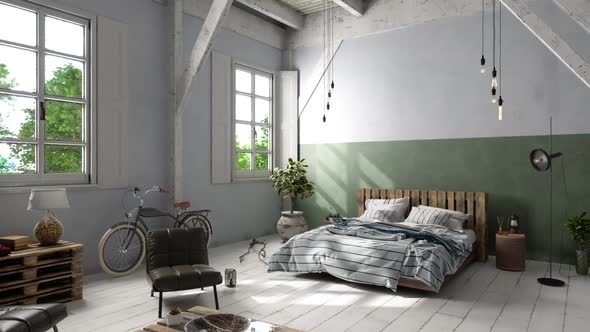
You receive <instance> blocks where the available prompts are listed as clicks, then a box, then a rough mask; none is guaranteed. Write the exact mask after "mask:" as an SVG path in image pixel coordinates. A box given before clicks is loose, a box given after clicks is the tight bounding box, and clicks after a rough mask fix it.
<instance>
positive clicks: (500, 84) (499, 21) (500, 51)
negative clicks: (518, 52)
mask: <svg viewBox="0 0 590 332" xmlns="http://www.w3.org/2000/svg"><path fill="white" fill-rule="evenodd" d="M498 16H499V17H498V23H499V29H498V37H499V38H498V66H499V67H498V69H499V71H498V94H499V95H500V98H498V105H499V106H498V120H500V121H501V120H502V117H503V112H504V110H503V108H504V107H503V105H504V99H503V98H502V4H501V3H500V7H499V8H498Z"/></svg>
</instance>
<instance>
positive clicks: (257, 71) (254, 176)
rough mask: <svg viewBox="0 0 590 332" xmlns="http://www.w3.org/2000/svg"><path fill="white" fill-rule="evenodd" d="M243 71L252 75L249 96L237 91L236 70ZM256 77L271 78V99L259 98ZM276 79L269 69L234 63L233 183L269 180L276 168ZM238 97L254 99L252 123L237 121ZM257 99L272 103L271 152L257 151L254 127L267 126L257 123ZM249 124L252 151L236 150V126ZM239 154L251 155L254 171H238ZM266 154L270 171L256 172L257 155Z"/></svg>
mask: <svg viewBox="0 0 590 332" xmlns="http://www.w3.org/2000/svg"><path fill="white" fill-rule="evenodd" d="M238 69H240V70H243V71H247V72H250V73H251V74H252V85H251V86H252V91H251V92H250V93H249V94H248V93H245V92H241V91H237V90H236V70H238ZM255 75H260V76H265V77H268V78H270V82H271V83H270V97H263V96H259V95H256V92H255V91H256V86H255ZM275 78H276V75H275V73H274V71H272V70H269V69H264V68H260V67H256V66H252V65H249V64H245V63H243V62H241V61H232V73H231V85H232V88H231V94H232V95H231V100H232V102H231V105H232V107H231V108H232V110H231V120H232V124H231V127H232V130H231V134H232V136H231V137H232V139H231V165H232V167H231V169H232V181H241V180H269V177H270V175H271V174H272V169H273V168H274V163H275V153H276V151H275V121H274V120H275V109H276V107H275V106H276V105H275V103H276V98H275V95H276V94H275ZM236 95H244V96H249V97H250V98H251V99H252V108H251V112H252V116H251V121H242V120H236ZM255 98H259V99H266V100H269V101H270V107H271V110H270V114H269V117H270V118H269V121H270V124H269V125H268V127H269V136H270V137H269V142H268V144H269V150H268V151H256V144H255V143H256V137H255V135H254V127H255V126H257V125H258V126H266V125H265V124H263V123H259V122H256V118H255ZM238 123H240V124H247V125H250V126H251V128H252V131H251V135H250V136H251V137H250V139H251V149H250V150H243V151H237V150H236V124H238ZM239 152H249V153H251V155H252V156H251V159H250V163H251V164H250V165H251V168H252V170H250V171H238V170H237V169H236V154H237V153H239ZM261 152H262V153H266V152H268V158H269V169H268V170H264V171H262V170H259V171H257V170H255V163H256V161H255V155H256V153H261Z"/></svg>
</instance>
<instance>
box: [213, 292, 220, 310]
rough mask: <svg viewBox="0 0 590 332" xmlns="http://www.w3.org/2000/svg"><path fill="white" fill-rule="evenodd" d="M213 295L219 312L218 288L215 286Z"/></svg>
mask: <svg viewBox="0 0 590 332" xmlns="http://www.w3.org/2000/svg"><path fill="white" fill-rule="evenodd" d="M213 295H214V296H215V309H216V310H219V300H218V299H217V287H216V286H213Z"/></svg>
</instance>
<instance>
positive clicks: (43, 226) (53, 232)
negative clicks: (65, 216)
mask: <svg viewBox="0 0 590 332" xmlns="http://www.w3.org/2000/svg"><path fill="white" fill-rule="evenodd" d="M34 232H35V238H36V239H37V241H39V244H40V245H42V246H51V245H55V244H57V243H58V242H59V239H60V238H61V235H62V234H63V225H62V224H61V222H60V221H59V220H58V219H57V218H56V217H55V215H54V214H53V212H51V210H50V209H48V210H47V214H46V215H45V216H44V217H43V218H42V219H41V220H39V222H38V223H37V225H35V229H34Z"/></svg>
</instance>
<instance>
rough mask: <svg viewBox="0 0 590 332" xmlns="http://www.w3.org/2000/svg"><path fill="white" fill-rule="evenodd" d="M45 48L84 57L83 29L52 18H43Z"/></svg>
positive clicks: (77, 25)
mask: <svg viewBox="0 0 590 332" xmlns="http://www.w3.org/2000/svg"><path fill="white" fill-rule="evenodd" d="M45 47H46V48H48V49H51V50H54V51H58V52H62V53H67V54H73V55H78V56H83V55H84V27H83V26H81V25H79V24H76V23H71V22H67V21H63V20H60V19H57V18H53V17H45Z"/></svg>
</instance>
